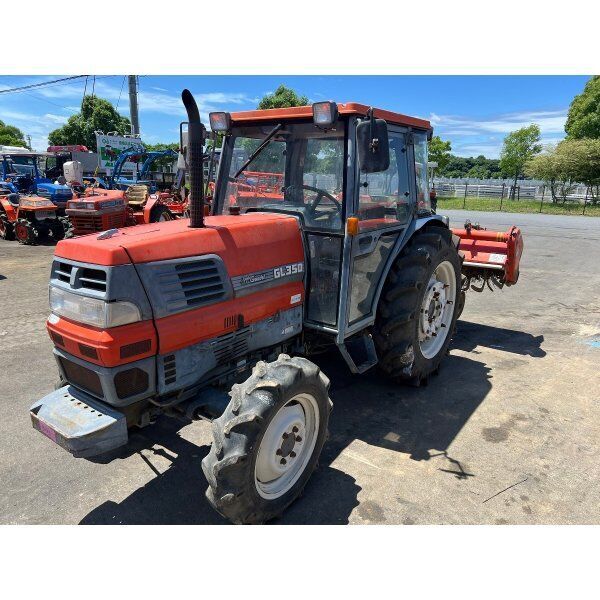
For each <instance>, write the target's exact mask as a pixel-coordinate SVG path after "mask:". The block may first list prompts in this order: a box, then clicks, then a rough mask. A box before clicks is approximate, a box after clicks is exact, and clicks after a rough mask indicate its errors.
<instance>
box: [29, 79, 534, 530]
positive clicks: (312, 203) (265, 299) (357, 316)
mask: <svg viewBox="0 0 600 600" xmlns="http://www.w3.org/2000/svg"><path fill="white" fill-rule="evenodd" d="M182 96H183V101H184V104H185V106H186V110H187V112H188V116H189V129H188V134H189V139H188V143H187V144H186V153H185V156H186V158H187V162H188V169H189V176H190V182H189V183H190V193H191V198H190V220H189V221H188V220H182V219H180V220H175V221H172V222H167V223H156V224H153V225H151V226H150V225H148V226H140V227H138V228H136V229H135V230H131V229H120V230H113V231H108V232H104V233H101V234H100V235H90V236H86V237H83V238H78V239H73V240H66V241H63V242H60V244H58V246H57V248H56V252H55V258H54V262H53V265H52V272H51V279H50V307H51V315H50V317H49V318H48V322H47V327H48V331H49V333H50V336H51V338H52V340H53V342H54V345H55V348H54V354H55V356H56V359H57V363H58V367H59V371H60V375H61V378H62V381H63V385H62V387H60V388H59V389H57V390H56V391H55V392H52V393H50V394H48V395H47V396H45V397H44V398H42V399H41V400H39V401H38V402H36V403H35V404H34V405H33V406H32V408H31V419H32V423H33V426H34V427H35V428H36V429H38V430H39V431H40V432H42V433H43V434H45V435H46V436H47V437H49V438H50V439H51V440H53V441H54V442H56V443H57V444H59V445H60V446H62V447H63V448H65V449H66V450H68V451H69V452H71V453H73V454H74V455H75V456H81V457H89V456H94V455H97V454H100V453H103V452H106V451H108V450H110V449H114V448H117V447H120V446H123V445H125V444H127V442H128V429H129V428H131V427H135V426H145V425H147V424H149V423H152V422H154V421H155V420H156V419H157V418H158V417H159V416H161V415H170V416H179V417H180V418H188V419H198V418H203V419H207V420H210V421H211V422H212V436H213V443H212V447H211V449H210V451H209V453H208V455H207V456H206V457H205V458H204V460H203V462H202V467H203V470H204V474H205V475H206V479H207V482H208V491H207V497H208V500H209V502H210V503H211V504H212V505H213V506H214V507H215V508H216V509H217V510H218V511H219V512H220V513H221V514H223V515H224V516H226V517H227V518H228V519H230V520H231V521H233V522H236V523H258V522H264V521H266V520H269V519H271V518H273V517H274V516H276V515H278V514H280V513H281V512H282V511H283V510H284V509H285V508H286V507H287V506H288V505H289V504H290V503H291V502H292V501H293V500H294V499H295V498H297V497H298V495H299V494H300V493H301V491H302V489H303V488H304V486H305V485H306V483H307V481H308V479H309V477H310V475H311V473H312V471H313V469H314V468H315V466H316V464H317V460H318V458H319V454H320V452H321V449H322V447H323V444H324V443H325V439H326V436H327V425H328V420H329V413H330V410H331V407H332V404H331V401H330V399H329V394H328V389H329V380H328V378H327V377H326V376H325V375H324V373H323V372H322V370H321V367H320V366H317V364H315V363H314V362H312V357H313V356H318V354H319V352H321V351H322V350H323V348H327V347H332V348H335V347H337V348H338V349H339V351H340V352H341V355H342V356H343V358H344V360H345V361H346V363H347V365H348V367H349V369H350V371H351V372H353V373H363V372H365V371H367V370H368V369H371V368H373V367H375V366H378V367H379V368H380V370H381V372H382V375H385V376H387V377H389V378H390V379H391V380H393V381H405V382H410V383H412V384H414V385H418V384H420V383H422V382H424V381H427V380H428V378H429V377H430V375H431V374H432V373H434V372H435V371H436V370H437V369H438V368H439V366H440V363H441V361H442V359H443V358H444V356H445V355H446V353H447V350H448V347H449V344H450V341H451V336H452V332H453V331H454V328H455V325H456V321H457V318H458V316H459V313H460V310H461V307H462V304H463V301H464V297H465V296H464V289H463V280H464V278H465V277H467V278H468V277H472V274H474V273H477V272H480V273H486V272H488V271H493V272H494V274H495V276H496V277H498V280H499V281H501V282H503V283H505V284H506V285H509V284H511V283H514V282H515V281H516V277H514V273H518V265H519V259H520V255H521V250H522V240H521V236H520V233H519V232H518V230H513V231H511V233H510V236H509V237H510V239H508V238H504V237H503V234H496V236H497V240H498V243H501V244H504V246H503V247H502V248H501V247H499V246H498V247H496V246H495V247H494V248H495V252H494V253H495V254H498V255H499V254H503V256H504V258H500V257H499V256H498V257H495V258H494V259H493V260H492V257H491V254H490V253H489V252H488V253H487V257H485V256H483V255H481V254H480V253H478V252H476V251H475V250H476V247H477V246H478V245H479V243H480V239H478V237H477V236H474V235H473V233H474V232H471V235H470V237H469V236H467V235H465V239H467V238H468V241H467V242H465V243H468V244H469V245H470V247H471V249H472V250H473V251H474V252H472V253H471V258H470V260H469V261H468V263H469V264H468V265H467V266H466V269H467V270H466V271H465V272H464V274H461V271H463V255H462V254H461V251H460V250H459V245H460V244H462V243H463V241H462V238H459V237H458V236H457V235H456V234H453V232H452V231H451V230H450V229H449V227H448V219H447V218H445V217H442V216H440V215H436V214H434V213H433V212H432V211H431V209H430V207H429V206H428V198H429V193H428V186H427V177H426V164H427V139H428V136H429V135H430V134H431V127H430V124H429V122H427V121H424V120H422V119H417V118H413V117H407V116H405V115H402V114H398V113H394V112H390V111H386V110H380V109H372V108H369V107H367V106H364V105H361V104H353V103H350V104H341V105H337V104H335V103H332V102H319V103H316V104H314V105H312V106H303V107H295V108H284V109H274V110H258V111H249V112H239V113H233V114H228V113H212V114H211V115H210V122H211V127H212V129H213V131H215V132H218V133H220V134H222V135H223V136H224V145H223V152H222V157H221V164H220V168H219V174H218V177H217V181H216V186H215V196H214V200H213V203H212V210H211V215H210V216H205V206H204V197H203V191H204V185H203V171H202V149H203V138H204V134H205V131H204V128H203V125H202V124H201V122H200V116H199V112H198V108H197V106H196V103H195V101H194V99H193V97H192V95H191V94H190V93H189V92H188V91H187V90H185V91H184V92H183V95H182ZM239 147H244V148H250V152H249V158H248V159H247V160H246V161H244V164H243V165H241V167H240V166H238V165H237V164H235V162H234V161H232V157H233V156H234V152H235V150H236V149H237V148H239ZM250 169H252V170H253V172H259V173H281V175H282V177H283V183H284V185H283V187H282V189H281V190H280V193H279V197H277V198H272V197H271V196H269V195H267V196H264V195H262V192H261V190H258V191H257V194H256V195H255V200H254V201H253V202H248V198H245V199H244V206H243V207H242V206H240V205H231V204H230V198H231V194H232V190H233V189H234V188H233V186H235V185H236V184H238V183H239V181H241V180H242V179H244V180H245V179H246V178H245V174H244V173H245V172H247V171H249V170H250ZM315 174H318V177H313V176H314V175H315ZM307 181H310V182H311V185H309V184H307V183H305V182H307ZM313 183H314V185H313ZM459 234H460V232H459ZM487 234H488V235H491V233H490V232H487ZM510 240H515V242H514V251H510V250H509V245H510V243H511V241H510ZM485 243H486V244H488V242H487V241H485ZM502 251H503V252H502ZM477 269H479V271H477ZM314 360H317V361H318V358H316V359H314ZM365 402H368V398H365ZM146 435H147V437H150V438H151V437H152V433H151V432H149V433H147V434H146Z"/></svg>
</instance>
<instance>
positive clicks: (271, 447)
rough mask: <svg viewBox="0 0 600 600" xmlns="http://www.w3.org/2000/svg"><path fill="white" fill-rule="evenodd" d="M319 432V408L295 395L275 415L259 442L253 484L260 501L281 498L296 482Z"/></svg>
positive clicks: (310, 398)
mask: <svg viewBox="0 0 600 600" xmlns="http://www.w3.org/2000/svg"><path fill="white" fill-rule="evenodd" d="M318 431H319V407H318V404H317V401H316V400H315V398H314V397H313V396H311V395H310V394H298V395H296V396H294V397H293V398H292V399H291V400H290V401H289V402H287V403H286V404H285V405H284V406H283V407H282V408H280V409H279V411H277V413H276V414H275V416H274V417H273V419H272V420H271V422H270V423H269V426H268V427H267V430H266V431H265V434H264V436H263V438H262V440H261V442H260V448H259V449H258V456H257V458H256V464H255V467H254V483H255V486H256V490H257V492H258V493H259V494H260V496H262V497H263V498H266V499H268V500H274V499H275V498H279V497H280V496H283V495H284V494H285V493H286V492H288V491H289V490H290V489H291V488H292V487H293V486H294V484H295V483H296V482H297V481H298V479H299V478H300V476H301V475H302V473H303V472H304V470H305V469H306V466H307V464H308V462H309V460H310V457H311V456H312V453H313V450H314V448H315V444H316V442H317V433H318Z"/></svg>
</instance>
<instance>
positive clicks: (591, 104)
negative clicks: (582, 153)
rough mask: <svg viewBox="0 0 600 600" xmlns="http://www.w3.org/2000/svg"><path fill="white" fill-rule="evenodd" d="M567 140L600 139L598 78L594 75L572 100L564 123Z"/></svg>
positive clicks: (599, 90)
mask: <svg viewBox="0 0 600 600" xmlns="http://www.w3.org/2000/svg"><path fill="white" fill-rule="evenodd" d="M565 131H566V132H567V137H568V138H569V139H582V138H600V76H599V75H595V76H594V77H592V78H591V79H590V80H589V81H588V82H587V83H586V84H585V88H584V90H583V92H582V93H581V94H579V95H577V96H575V98H574V99H573V102H571V106H570V107H569V115H568V117H567V122H566V123H565Z"/></svg>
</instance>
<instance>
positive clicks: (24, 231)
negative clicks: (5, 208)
mask: <svg viewBox="0 0 600 600" xmlns="http://www.w3.org/2000/svg"><path fill="white" fill-rule="evenodd" d="M15 237H16V238H17V241H18V242H19V243H20V244H27V245H30V246H34V245H35V243H36V241H37V235H36V232H35V229H34V228H33V225H32V224H31V223H30V222H29V221H28V220H27V219H17V220H16V222H15Z"/></svg>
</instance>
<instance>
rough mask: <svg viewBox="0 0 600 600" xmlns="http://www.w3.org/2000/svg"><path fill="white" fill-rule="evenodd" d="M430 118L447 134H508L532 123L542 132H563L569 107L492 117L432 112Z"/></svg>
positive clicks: (435, 125)
mask: <svg viewBox="0 0 600 600" xmlns="http://www.w3.org/2000/svg"><path fill="white" fill-rule="evenodd" d="M429 120H430V121H431V123H432V124H433V125H434V127H438V128H440V129H443V131H444V133H445V134H446V135H478V134H482V133H503V134H507V133H510V132H511V131H515V130H516V129H519V128H521V127H527V126H528V125H531V124H532V123H536V124H537V125H539V127H540V131H541V132H542V134H549V133H562V132H563V131H564V127H565V121H566V120H567V109H566V108H565V109H561V110H546V111H544V110H540V111H524V112H517V113H506V114H501V115H498V116H496V117H494V118H491V119H474V118H470V117H464V116H456V115H438V114H436V113H432V114H431V115H430V118H429Z"/></svg>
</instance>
